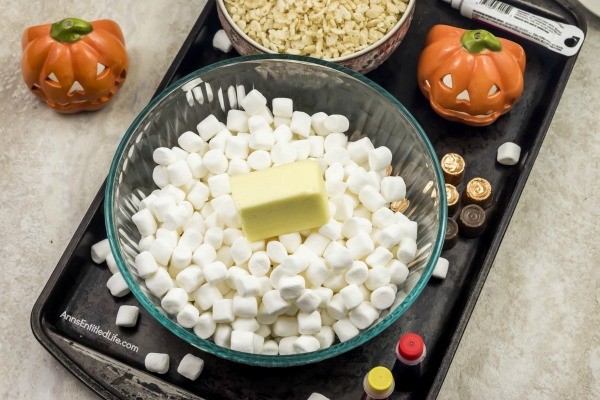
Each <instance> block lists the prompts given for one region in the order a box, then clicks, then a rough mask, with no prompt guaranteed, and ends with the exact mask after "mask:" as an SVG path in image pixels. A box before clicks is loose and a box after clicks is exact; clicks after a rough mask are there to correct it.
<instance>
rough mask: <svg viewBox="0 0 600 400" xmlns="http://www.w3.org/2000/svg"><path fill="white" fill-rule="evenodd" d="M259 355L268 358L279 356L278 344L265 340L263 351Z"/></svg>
mask: <svg viewBox="0 0 600 400" xmlns="http://www.w3.org/2000/svg"><path fill="white" fill-rule="evenodd" d="M260 354H264V355H268V356H276V355H277V354H279V344H278V343H277V342H276V341H274V340H267V341H265V343H264V344H263V349H262V352H261V353H260Z"/></svg>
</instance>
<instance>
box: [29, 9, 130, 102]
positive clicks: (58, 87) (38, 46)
mask: <svg viewBox="0 0 600 400" xmlns="http://www.w3.org/2000/svg"><path fill="white" fill-rule="evenodd" d="M21 45H22V47H23V60H22V63H21V69H22V72H23V78H24V79H25V83H27V86H28V87H29V89H31V91H32V92H33V93H34V94H35V95H37V96H39V97H40V98H41V99H42V100H43V101H45V102H46V104H48V105H49V106H50V107H52V108H54V109H56V110H57V111H60V112H64V113H74V112H78V111H89V110H98V109H100V108H102V107H104V106H105V105H106V104H107V103H108V102H109V101H110V99H111V98H112V97H113V96H114V94H115V93H116V92H117V90H119V87H120V86H121V85H122V84H123V82H125V77H126V76H127V66H128V59H127V52H126V50H125V39H124V38H123V33H122V32H121V28H119V25H117V23H116V22H114V21H110V20H106V19H105V20H99V21H92V22H91V23H90V22H87V21H84V20H82V19H79V18H66V19H63V20H62V21H59V22H56V23H54V24H52V25H50V24H46V25H39V26H34V27H31V28H28V29H27V30H25V33H24V34H23V39H22V41H21Z"/></svg>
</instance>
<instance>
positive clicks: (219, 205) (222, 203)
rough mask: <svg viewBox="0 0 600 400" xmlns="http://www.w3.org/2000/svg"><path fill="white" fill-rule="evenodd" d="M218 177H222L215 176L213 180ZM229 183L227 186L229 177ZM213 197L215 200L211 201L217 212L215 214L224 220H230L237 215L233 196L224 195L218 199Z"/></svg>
mask: <svg viewBox="0 0 600 400" xmlns="http://www.w3.org/2000/svg"><path fill="white" fill-rule="evenodd" d="M217 176H220V175H215V176H213V177H211V178H215V177H217ZM227 182H228V183H227V185H229V177H228V178H227ZM213 196H214V197H215V198H214V199H212V200H211V201H210V205H211V206H212V208H213V209H214V210H215V212H216V213H217V214H218V215H219V217H220V218H223V219H224V220H228V219H231V218H233V217H235V216H236V215H237V210H236V208H235V201H234V200H233V197H231V195H229V194H223V195H221V196H218V197H217V196H216V195H214V194H213Z"/></svg>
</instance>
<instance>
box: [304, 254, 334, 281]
mask: <svg viewBox="0 0 600 400" xmlns="http://www.w3.org/2000/svg"><path fill="white" fill-rule="evenodd" d="M327 278H329V270H328V269H327V266H326V265H325V262H324V261H323V260H322V259H321V258H319V259H317V260H314V261H313V262H312V263H311V264H310V265H309V266H308V269H307V270H306V279H307V280H308V282H309V283H310V284H311V285H312V287H314V288H318V287H319V286H321V285H322V284H323V282H325V281H326V280H327Z"/></svg>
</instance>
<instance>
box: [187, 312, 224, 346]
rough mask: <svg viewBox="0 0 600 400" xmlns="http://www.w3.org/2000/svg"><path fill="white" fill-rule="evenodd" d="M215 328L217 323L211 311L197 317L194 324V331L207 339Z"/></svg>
mask: <svg viewBox="0 0 600 400" xmlns="http://www.w3.org/2000/svg"><path fill="white" fill-rule="evenodd" d="M216 328H217V324H216V323H215V321H214V319H213V317H212V313H211V312H205V313H202V315H200V317H199V318H198V323H197V324H196V325H195V326H194V333H195V334H196V336H198V337H199V338H201V339H208V338H209V337H211V336H212V335H213V333H215V329H216ZM230 329H231V328H230ZM215 343H216V340H215Z"/></svg>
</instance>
